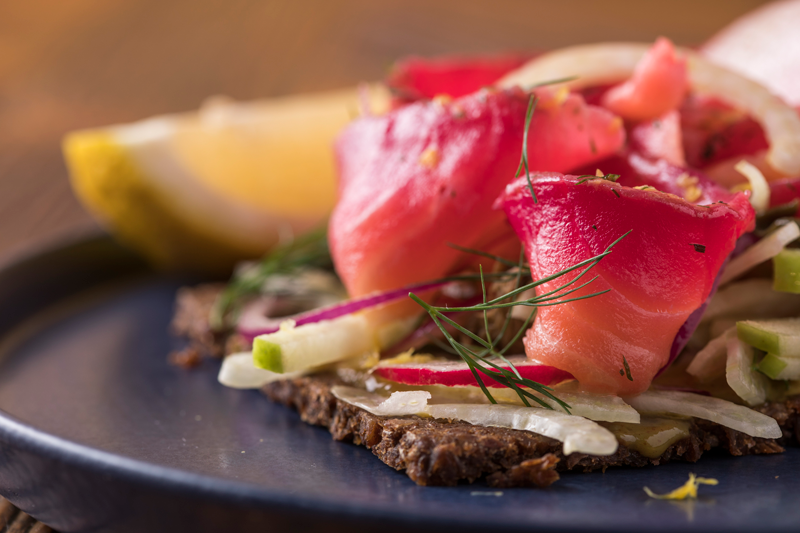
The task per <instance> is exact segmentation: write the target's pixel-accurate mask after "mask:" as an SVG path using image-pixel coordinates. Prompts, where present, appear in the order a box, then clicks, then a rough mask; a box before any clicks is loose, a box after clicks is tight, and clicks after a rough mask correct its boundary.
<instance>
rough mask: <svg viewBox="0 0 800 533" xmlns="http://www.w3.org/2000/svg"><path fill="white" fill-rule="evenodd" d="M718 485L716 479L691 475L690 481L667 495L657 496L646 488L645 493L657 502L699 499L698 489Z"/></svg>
mask: <svg viewBox="0 0 800 533" xmlns="http://www.w3.org/2000/svg"><path fill="white" fill-rule="evenodd" d="M717 484H719V481H717V480H716V479H714V478H708V477H697V476H696V475H694V474H689V480H688V481H687V482H686V483H684V484H683V485H682V486H681V487H678V488H677V489H675V490H673V491H672V492H668V493H667V494H656V493H654V492H653V491H652V490H650V489H649V488H648V487H644V491H645V492H646V493H647V495H648V496H650V497H651V498H655V499H657V500H686V499H687V498H692V499H695V498H697V488H698V487H699V486H700V485H717Z"/></svg>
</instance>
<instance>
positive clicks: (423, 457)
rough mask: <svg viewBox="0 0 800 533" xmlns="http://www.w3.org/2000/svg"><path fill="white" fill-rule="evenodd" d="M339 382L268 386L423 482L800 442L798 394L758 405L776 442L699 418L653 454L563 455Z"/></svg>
mask: <svg viewBox="0 0 800 533" xmlns="http://www.w3.org/2000/svg"><path fill="white" fill-rule="evenodd" d="M337 384H342V382H341V381H340V380H339V379H338V378H337V377H336V376H335V375H332V374H323V375H315V376H309V377H303V378H298V379H293V380H286V381H278V382H274V383H270V384H269V385H266V386H265V387H264V388H263V389H262V390H263V392H264V394H266V395H267V396H268V397H269V398H270V399H271V400H272V401H274V402H277V403H281V404H284V405H287V406H289V407H292V408H294V409H296V410H297V411H298V413H299V414H300V417H301V418H302V420H303V421H305V422H307V423H309V424H315V425H318V426H323V427H325V428H327V429H328V430H329V431H330V432H331V435H332V436H333V438H334V439H335V440H340V441H344V442H352V443H354V444H358V445H362V446H366V447H367V448H368V449H370V450H371V451H372V453H373V454H375V455H376V456H377V457H378V458H379V459H380V460H381V461H383V462H384V463H386V464H387V465H389V466H391V467H392V468H394V469H396V470H405V472H406V474H408V477H410V478H411V479H412V480H413V481H414V482H416V483H417V484H419V485H441V486H452V485H456V484H458V483H460V482H468V483H472V482H473V481H475V480H477V479H480V478H484V477H485V478H486V481H487V483H488V484H489V485H490V486H494V487H529V486H537V487H546V486H548V485H550V484H552V483H553V482H555V481H556V480H558V478H559V474H558V473H559V472H564V471H571V470H575V471H583V472H591V471H594V470H602V471H605V469H606V468H609V467H615V466H629V467H642V466H647V465H658V464H662V463H666V462H669V461H688V462H695V461H697V460H698V459H700V457H701V456H702V455H703V454H704V453H705V452H708V451H712V450H718V451H721V452H723V453H728V454H730V455H750V454H769V453H781V452H783V451H784V448H783V445H786V444H791V443H796V442H797V431H798V427H799V426H798V417H799V416H800V415H798V413H799V412H800V399H798V398H793V399H791V400H788V401H786V402H780V403H771V404H765V405H764V406H762V408H761V409H759V410H760V411H762V412H764V413H766V414H769V415H770V416H774V417H775V418H776V420H778V422H779V424H781V427H782V428H783V430H784V438H783V439H780V440H778V441H775V440H770V439H760V438H754V437H750V436H748V435H745V434H744V433H740V432H738V431H734V430H732V429H728V428H725V427H722V426H720V425H718V424H714V423H712V422H708V421H705V420H694V421H693V422H692V426H691V428H690V436H689V437H688V438H686V439H683V440H680V441H678V442H676V443H675V444H673V445H672V446H670V447H669V448H667V450H666V451H665V452H664V453H663V454H662V455H661V456H660V457H658V458H655V459H649V458H647V457H644V456H643V455H641V454H639V453H638V452H636V451H634V450H630V449H628V448H626V447H625V446H623V445H620V447H619V449H618V450H617V452H616V453H615V454H614V455H610V456H607V457H596V456H590V455H585V454H579V453H573V454H571V455H569V456H564V455H563V453H562V451H561V449H562V446H561V443H560V442H558V441H556V440H554V439H551V438H548V437H543V436H541V435H537V434H535V433H530V432H528V431H520V430H514V429H506V428H495V427H483V426H474V425H472V424H469V423H467V422H462V421H458V420H445V419H429V418H420V417H416V416H406V417H381V416H375V415H373V414H371V413H368V412H366V411H364V410H363V409H360V408H358V407H354V406H352V405H350V404H347V403H345V402H342V401H340V400H337V399H336V398H335V397H334V396H333V394H332V393H331V388H332V387H333V386H334V385H337Z"/></svg>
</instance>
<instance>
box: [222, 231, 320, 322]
mask: <svg viewBox="0 0 800 533" xmlns="http://www.w3.org/2000/svg"><path fill="white" fill-rule="evenodd" d="M327 236H328V230H327V227H325V226H323V227H320V228H317V229H316V230H313V231H310V232H308V233H306V234H304V235H301V236H300V237H297V238H296V239H294V240H293V241H292V242H291V243H289V244H285V245H282V246H279V247H277V248H276V249H274V250H273V251H272V252H270V253H269V254H267V255H266V256H264V257H263V258H262V259H261V260H260V261H259V263H258V264H257V265H256V266H255V268H247V269H244V270H243V271H241V272H239V273H237V274H234V276H233V278H231V281H230V282H229V283H228V285H227V286H226V287H225V289H224V290H223V291H222V293H221V294H220V295H219V297H218V298H217V300H216V302H214V306H213V307H212V308H211V314H210V316H209V323H210V325H211V329H212V330H214V331H223V330H225V329H226V328H227V327H228V326H229V324H230V323H232V322H234V321H235V319H232V317H233V316H234V315H235V314H236V312H238V310H239V308H240V307H241V305H242V304H243V303H244V301H245V300H246V299H247V298H249V297H251V296H255V295H258V294H260V293H261V290H262V287H263V286H264V283H265V282H266V281H267V279H268V278H269V277H270V276H272V275H275V274H289V273H292V272H295V271H297V270H298V269H300V268H303V267H316V268H330V267H331V265H332V261H331V254H330V250H329V249H328V238H327Z"/></svg>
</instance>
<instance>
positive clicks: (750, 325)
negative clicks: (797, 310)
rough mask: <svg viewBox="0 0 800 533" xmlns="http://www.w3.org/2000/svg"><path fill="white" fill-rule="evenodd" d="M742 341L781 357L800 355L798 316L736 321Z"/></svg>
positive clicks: (799, 321)
mask: <svg viewBox="0 0 800 533" xmlns="http://www.w3.org/2000/svg"><path fill="white" fill-rule="evenodd" d="M736 331H737V333H738V336H739V339H740V340H741V341H742V342H745V343H747V344H749V345H750V346H754V347H756V348H758V349H759V350H763V351H765V352H768V353H772V354H775V355H779V356H781V357H800V318H783V319H775V320H745V321H743V322H737V323H736Z"/></svg>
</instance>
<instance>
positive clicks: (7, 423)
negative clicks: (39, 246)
mask: <svg viewBox="0 0 800 533" xmlns="http://www.w3.org/2000/svg"><path fill="white" fill-rule="evenodd" d="M185 281H186V280H179V279H172V278H167V277H163V276H157V275H154V274H152V273H148V272H147V271H146V269H144V267H142V265H141V264H140V263H139V262H138V261H137V260H136V259H135V258H133V257H132V256H130V255H129V254H128V253H126V252H125V251H123V250H121V249H119V248H117V247H116V246H115V245H114V244H112V243H111V242H110V241H109V240H107V239H105V238H99V239H94V240H88V241H83V242H80V243H78V244H75V245H71V246H67V247H64V248H61V249H57V250H53V251H50V252H47V253H45V254H41V255H38V256H35V257H32V258H29V259H27V260H24V261H21V262H17V263H16V264H14V265H11V266H8V267H6V268H5V269H4V270H2V271H0V302H2V305H0V339H1V340H2V358H1V359H0V409H2V411H0V450H2V456H1V457H0V494H2V495H3V496H5V497H6V498H8V499H9V500H11V502H13V503H14V504H16V505H17V506H19V507H20V508H22V509H23V510H24V511H26V512H28V513H30V514H31V515H33V516H34V517H36V518H38V519H40V520H42V521H44V522H46V523H48V524H50V525H52V526H53V527H55V528H56V529H59V530H61V531H65V532H66V531H93V532H94V531H130V532H142V531H170V532H174V531H194V532H210V531H260V532H261V531H270V530H274V531H285V530H291V531H304V530H319V531H350V532H352V531H364V530H366V531H373V530H374V531H378V530H380V531H401V530H402V531H409V530H413V531H415V532H416V531H436V530H441V529H443V528H445V529H449V528H452V529H454V530H455V529H456V528H457V529H458V530H459V531H642V530H646V531H648V532H652V531H687V532H688V531H698V532H700V531H702V532H703V533H708V532H710V531H725V532H733V531H784V530H786V531H790V530H797V529H798V528H800V505H798V501H800V477H798V475H797V472H798V471H800V451H798V450H789V451H788V452H787V453H786V454H783V455H777V456H771V457H744V458H729V457H710V456H707V457H705V458H703V460H702V462H701V463H700V464H696V465H687V464H671V465H665V466H661V467H657V468H655V467H654V468H643V469H619V470H610V471H608V472H606V473H605V474H600V473H595V474H567V475H564V476H563V477H562V479H561V480H560V481H559V482H558V483H557V484H555V485H554V486H553V487H551V488H549V489H547V490H535V489H513V490H503V491H499V492H497V491H494V490H493V489H490V488H488V487H486V486H485V485H481V484H475V485H463V486H459V487H456V488H436V487H433V488H425V487H418V486H416V485H415V484H414V483H413V482H411V481H410V480H409V479H408V478H407V477H406V476H405V475H404V474H403V473H401V472H395V471H394V470H392V469H390V468H389V467H387V466H385V465H384V464H383V463H381V462H380V461H379V460H378V459H377V458H375V457H373V456H372V454H371V453H370V452H369V451H368V450H366V449H365V448H361V447H358V446H354V445H351V444H344V443H340V442H334V441H333V440H331V437H330V435H329V434H328V433H327V432H326V431H325V430H323V429H320V428H316V427H310V426H307V425H305V424H303V423H302V422H301V421H300V420H299V419H298V417H297V415H296V414H295V413H294V412H293V411H291V410H289V409H286V408H284V407H281V406H277V405H273V404H271V403H269V402H268V401H267V400H266V399H265V398H263V397H262V396H261V395H260V394H259V393H258V392H255V391H237V390H231V389H226V388H224V387H222V386H220V385H218V384H217V382H216V379H215V378H216V372H217V369H218V364H217V363H206V364H205V365H203V367H201V368H200V369H199V370H195V371H184V370H180V369H176V368H173V367H171V366H169V365H168V364H167V362H166V355H167V353H168V352H169V351H170V350H171V349H172V348H174V347H176V346H177V345H178V344H179V342H180V341H179V340H177V339H175V338H173V337H171V336H170V335H169V334H168V330H167V325H168V323H169V320H170V315H171V312H172V304H173V298H174V295H175V290H176V289H177V288H178V287H179V286H180V284H181V283H182V282H185ZM689 472H696V473H698V474H700V475H703V476H707V477H715V478H717V479H719V482H720V483H719V485H718V486H716V487H702V489H701V495H702V497H701V499H699V500H698V501H694V502H681V503H677V502H668V501H655V500H650V499H648V498H647V496H646V495H645V493H644V492H643V491H642V487H643V486H645V485H647V486H649V487H651V488H653V489H654V490H656V491H667V490H669V489H672V488H675V487H677V486H679V485H681V484H682V483H683V482H684V481H685V480H686V479H687V476H688V474H689Z"/></svg>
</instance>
